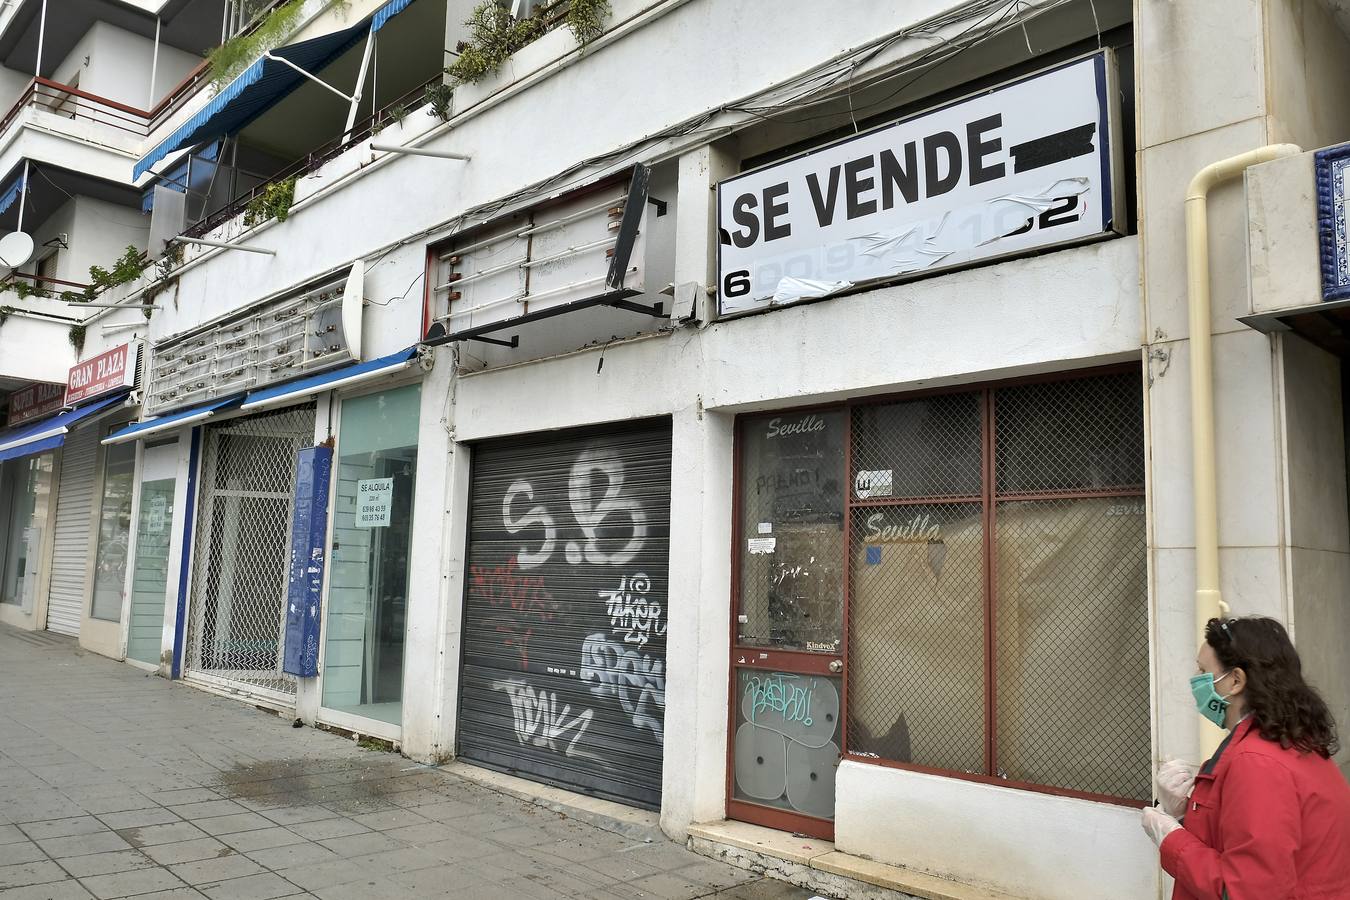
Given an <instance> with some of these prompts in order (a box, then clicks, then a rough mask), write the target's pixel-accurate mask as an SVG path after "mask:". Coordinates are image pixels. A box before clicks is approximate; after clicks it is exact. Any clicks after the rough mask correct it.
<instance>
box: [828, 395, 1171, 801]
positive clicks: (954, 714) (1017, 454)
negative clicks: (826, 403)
mask: <svg viewBox="0 0 1350 900" xmlns="http://www.w3.org/2000/svg"><path fill="white" fill-rule="evenodd" d="M853 421H854V431H853V434H854V441H853V453H852V456H853V458H852V460H851V468H852V475H853V491H852V494H851V495H850V502H849V506H850V519H851V528H852V536H853V538H852V549H851V552H850V561H851V565H852V567H853V568H852V576H853V577H852V588H851V591H850V600H849V611H848V612H849V620H848V621H849V626H848V630H849V643H848V660H847V668H846V678H847V682H848V708H847V711H846V714H847V748H848V750H849V752H850V753H853V754H858V755H863V756H874V757H879V758H882V759H885V760H890V761H894V762H899V763H911V764H915V765H919V766H924V767H930V768H936V769H942V770H948V771H954V772H962V773H969V774H974V775H984V776H992V777H998V778H1003V779H1007V780H1008V781H1010V782H1017V783H1023V784H1028V785H1037V786H1048V787H1052V788H1058V789H1063V790H1069V791H1073V792H1078V793H1084V794H1091V795H1101V796H1108V797H1117V798H1126V799H1131V800H1140V801H1142V800H1146V799H1147V798H1148V796H1149V696H1148V617H1147V581H1146V554H1145V531H1144V505H1143V481H1144V476H1143V469H1144V451H1143V397H1142V390H1141V387H1140V382H1139V377H1138V374H1137V373H1134V372H1127V373H1121V374H1111V375H1095V376H1090V377H1082V378H1075V379H1071V380H1066V381H1059V382H1051V383H1032V384H1023V385H1017V386H1009V387H997V388H989V389H985V390H980V391H971V392H967V393H960V394H949V395H942V396H939V397H934V398H928V399H920V400H908V401H901V402H898V403H891V404H886V405H884V406H875V407H859V408H856V409H855V410H854V411H853ZM878 486H879V487H878ZM1102 685H1109V696H1106V697H1103V696H1102V688H1101V686H1102ZM1103 701H1105V702H1103Z"/></svg>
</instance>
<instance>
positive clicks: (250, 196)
mask: <svg viewBox="0 0 1350 900" xmlns="http://www.w3.org/2000/svg"><path fill="white" fill-rule="evenodd" d="M440 81H441V73H439V72H437V73H436V74H435V75H433V76H432V77H431V78H429V79H427V81H425V82H424V83H422V84H420V85H418V86H417V87H415V88H413V89H412V90H411V91H408V93H406V94H404V95H403V96H402V97H399V98H398V99H396V100H394V101H392V102H391V103H389V104H388V105H386V106H385V107H383V108H382V109H379V110H377V111H376V112H375V113H373V114H372V115H370V116H367V117H366V118H365V119H362V120H358V121H357V122H356V123H355V124H354V125H353V126H352V130H351V131H350V132H348V133H347V134H345V135H341V136H339V137H337V138H334V139H333V140H331V141H329V142H328V143H326V144H323V145H321V146H319V147H317V148H315V149H314V150H311V151H310V152H309V153H306V154H305V155H304V156H302V157H301V158H300V159H297V160H296V161H295V162H293V163H291V164H290V165H289V166H287V167H286V168H284V169H282V170H281V171H280V172H277V173H276V174H275V175H273V176H271V177H270V178H268V179H267V180H266V181H264V182H262V183H260V184H258V185H257V186H256V187H254V188H252V189H251V190H249V191H247V192H245V193H243V194H240V195H239V196H238V197H236V198H235V199H234V200H232V201H230V202H229V203H227V204H226V205H225V206H222V207H221V208H220V209H218V210H216V211H215V212H213V213H211V214H210V215H208V216H206V217H205V218H203V219H202V220H201V221H199V222H197V223H195V224H194V225H192V226H191V227H189V228H188V229H187V230H186V231H185V232H184V234H186V235H187V236H188V237H202V236H204V235H206V234H207V233H209V232H211V231H213V230H214V229H216V228H217V227H219V226H220V225H223V224H224V223H226V222H228V221H230V220H231V219H233V218H235V217H236V216H238V215H240V214H242V213H243V212H244V210H245V209H246V208H247V207H248V205H249V203H250V202H252V201H253V200H254V199H255V198H256V197H259V196H261V195H262V193H263V192H264V191H266V190H267V188H268V186H270V185H273V184H276V183H278V182H281V181H285V180H287V179H288V178H299V177H301V176H303V175H307V174H309V173H310V172H313V171H314V170H315V169H317V168H319V167H320V166H322V165H323V164H324V163H326V162H328V161H329V160H331V159H334V158H336V157H338V156H340V155H342V154H343V153H345V152H346V151H347V150H349V149H351V148H352V147H354V146H356V145H357V144H359V143H361V142H362V141H364V140H366V139H367V138H369V137H370V136H371V135H373V134H377V133H378V132H380V131H381V130H382V129H384V128H387V127H388V126H389V125H390V124H391V123H393V122H396V121H399V120H401V119H402V118H403V117H404V116H406V115H410V114H411V113H412V112H413V111H414V110H417V109H420V108H421V107H423V106H425V105H426V103H427V97H426V93H427V89H428V88H430V87H432V86H433V85H436V84H439V83H440Z"/></svg>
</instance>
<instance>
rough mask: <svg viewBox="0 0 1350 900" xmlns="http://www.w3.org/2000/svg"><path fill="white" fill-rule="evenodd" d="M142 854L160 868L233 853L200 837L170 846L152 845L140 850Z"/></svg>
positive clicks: (222, 845)
mask: <svg viewBox="0 0 1350 900" xmlns="http://www.w3.org/2000/svg"><path fill="white" fill-rule="evenodd" d="M142 852H144V853H145V855H146V856H148V857H150V858H151V859H153V860H154V861H155V862H157V863H159V864H160V865H162V866H171V865H173V864H174V863H181V862H192V861H194V860H198V859H212V858H215V857H219V856H229V855H230V854H231V853H234V852H235V851H234V850H233V849H232V848H230V847H227V846H225V845H224V844H223V843H221V842H220V841H218V840H216V839H215V838H210V837H200V838H194V839H193V840H190V841H175V842H173V843H171V844H154V845H152V846H148V847H144V848H142Z"/></svg>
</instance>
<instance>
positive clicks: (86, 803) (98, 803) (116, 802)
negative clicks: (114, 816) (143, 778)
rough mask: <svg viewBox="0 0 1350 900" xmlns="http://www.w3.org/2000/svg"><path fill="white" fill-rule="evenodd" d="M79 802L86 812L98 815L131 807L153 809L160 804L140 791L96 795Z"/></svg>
mask: <svg viewBox="0 0 1350 900" xmlns="http://www.w3.org/2000/svg"><path fill="white" fill-rule="evenodd" d="M79 803H80V806H82V807H83V808H84V809H85V811H86V812H91V813H93V814H94V815H96V816H97V815H102V814H103V813H114V812H123V811H124V810H129V809H153V808H154V807H156V806H158V805H159V804H157V803H155V801H153V800H151V799H150V798H149V797H147V796H145V795H144V794H142V793H140V792H128V793H126V794H117V795H116V796H112V797H95V798H93V799H91V800H82V801H79Z"/></svg>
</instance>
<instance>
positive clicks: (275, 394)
mask: <svg viewBox="0 0 1350 900" xmlns="http://www.w3.org/2000/svg"><path fill="white" fill-rule="evenodd" d="M416 359H417V345H416V344H414V345H413V346H411V347H408V348H407V349H404V350H400V351H398V352H397V353H391V354H389V355H388V356H381V357H380V358H379V359H371V360H367V361H365V362H359V363H352V364H351V365H349V366H343V367H342V368H340V369H332V370H331V371H328V372H324V373H322V374H320V375H310V376H309V377H307V378H301V379H299V380H298V381H288V382H287V383H285V384H278V385H274V386H272V387H265V388H261V389H259V390H256V391H250V392H249V395H248V396H247V397H245V398H244V403H243V405H242V406H241V407H240V409H259V408H262V407H270V406H282V405H284V404H287V403H299V402H300V401H301V400H304V399H305V398H307V397H312V396H313V395H315V394H319V393H322V392H324V391H327V390H332V389H333V388H335V387H341V386H344V385H348V384H352V383H355V382H360V381H368V380H370V379H372V378H378V377H380V376H381V375H390V374H393V373H394V372H399V371H402V370H403V369H406V368H408V366H410V365H412V364H413V361H414V360H416Z"/></svg>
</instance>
